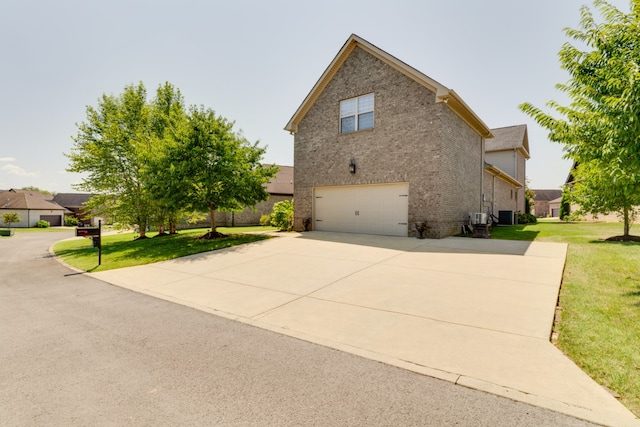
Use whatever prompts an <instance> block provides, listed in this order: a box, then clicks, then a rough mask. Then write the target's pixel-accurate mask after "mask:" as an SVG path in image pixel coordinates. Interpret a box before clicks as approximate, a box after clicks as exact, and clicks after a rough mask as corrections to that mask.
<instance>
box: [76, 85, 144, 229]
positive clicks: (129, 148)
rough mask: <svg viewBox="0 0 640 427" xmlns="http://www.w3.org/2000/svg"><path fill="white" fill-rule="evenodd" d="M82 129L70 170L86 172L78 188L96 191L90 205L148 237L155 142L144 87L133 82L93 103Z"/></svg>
mask: <svg viewBox="0 0 640 427" xmlns="http://www.w3.org/2000/svg"><path fill="white" fill-rule="evenodd" d="M77 127H78V134H77V135H76V136H75V137H74V138H73V139H74V142H75V144H74V146H73V148H72V150H71V153H69V154H68V155H67V157H69V159H70V161H71V163H70V166H69V168H68V171H70V172H79V173H83V174H85V176H84V177H83V178H82V181H81V182H80V183H79V184H77V185H76V188H78V189H80V190H84V191H88V192H92V193H94V194H95V196H94V197H93V198H92V200H91V201H90V202H89V203H88V207H89V208H91V209H94V210H96V211H98V212H100V213H103V214H107V215H109V216H111V217H112V218H115V219H117V220H119V221H122V222H125V223H128V224H137V225H138V226H139V228H140V237H141V238H144V237H145V231H146V228H147V226H148V224H149V220H150V218H151V216H152V213H153V209H154V206H153V203H152V198H151V195H150V192H149V190H148V183H147V182H146V181H145V178H146V174H145V167H146V164H147V163H148V162H149V160H150V158H151V156H152V153H153V149H154V147H153V145H152V143H153V142H154V141H153V139H152V137H151V116H150V107H149V104H148V103H147V91H146V89H145V87H144V85H143V84H142V83H140V84H138V85H130V86H127V87H126V88H125V90H124V92H123V93H122V94H121V95H119V96H114V95H106V94H105V95H103V96H102V98H100V99H99V101H98V106H97V107H96V108H94V107H91V106H88V107H87V118H86V121H84V122H82V123H80V124H78V125H77Z"/></svg>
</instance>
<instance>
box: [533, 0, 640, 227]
mask: <svg viewBox="0 0 640 427" xmlns="http://www.w3.org/2000/svg"><path fill="white" fill-rule="evenodd" d="M630 4H631V12H630V13H628V14H625V13H623V12H621V11H619V10H618V9H616V8H615V7H614V6H612V5H610V4H609V3H607V2H606V1H604V0H594V5H595V7H596V8H598V9H599V11H600V14H601V15H602V17H603V18H604V21H603V22H602V23H597V22H596V20H595V19H594V17H593V15H592V13H591V11H590V10H589V8H588V7H586V6H583V7H582V8H581V20H580V28H579V29H566V30H565V32H566V34H567V36H569V37H570V38H572V39H573V40H574V41H575V42H578V43H579V44H580V46H581V47H583V48H584V50H581V49H579V48H578V47H576V46H574V45H572V44H570V43H568V42H567V43H565V44H564V46H563V47H562V48H561V50H560V53H559V57H560V64H561V67H562V68H563V69H565V70H567V71H568V72H569V75H570V79H569V80H568V82H567V83H565V84H558V85H556V87H557V88H558V89H559V90H560V91H561V92H564V93H565V94H567V95H568V96H569V98H570V99H571V103H570V104H569V105H568V106H561V105H559V104H558V103H556V102H554V101H550V102H549V103H548V104H547V105H548V106H549V107H550V108H552V109H554V110H555V111H556V112H557V113H558V114H559V117H554V116H552V115H550V114H547V113H545V112H543V111H542V110H541V109H539V108H537V107H534V106H533V105H531V104H530V103H524V104H522V105H520V108H521V109H522V110H523V111H524V112H525V113H527V114H529V115H530V116H532V117H533V118H534V119H535V120H536V121H537V122H538V123H539V124H540V125H541V126H542V127H544V128H546V129H548V131H549V139H550V140H552V141H556V142H559V143H561V144H563V145H564V149H565V157H566V158H569V159H572V160H574V162H577V164H578V167H577V168H576V170H575V171H574V172H573V175H574V178H575V181H574V184H573V188H572V191H571V199H572V200H573V201H574V202H576V203H577V204H578V205H579V206H580V207H581V211H584V212H591V213H593V214H596V215H597V214H607V213H610V212H618V213H619V214H620V215H621V216H622V219H623V222H624V235H623V236H622V237H623V238H624V239H632V238H633V236H630V235H629V229H630V226H631V223H632V222H633V219H634V212H635V210H634V209H635V207H636V206H639V205H640V49H638V46H640V0H632V1H631V2H630Z"/></svg>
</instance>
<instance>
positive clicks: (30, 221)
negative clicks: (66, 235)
mask: <svg viewBox="0 0 640 427" xmlns="http://www.w3.org/2000/svg"><path fill="white" fill-rule="evenodd" d="M52 199H53V196H51V195H50V194H43V193H40V192H39V191H30V190H17V189H11V190H7V191H2V192H0V215H2V214H5V213H9V212H15V213H17V214H18V216H20V220H21V221H20V222H17V223H12V224H11V226H12V227H17V228H28V227H35V226H36V224H37V223H38V221H41V220H42V221H47V222H49V225H50V226H52V227H59V226H61V225H63V224H64V215H65V208H64V207H62V206H60V205H59V204H57V203H55V202H54V201H53V200H52Z"/></svg>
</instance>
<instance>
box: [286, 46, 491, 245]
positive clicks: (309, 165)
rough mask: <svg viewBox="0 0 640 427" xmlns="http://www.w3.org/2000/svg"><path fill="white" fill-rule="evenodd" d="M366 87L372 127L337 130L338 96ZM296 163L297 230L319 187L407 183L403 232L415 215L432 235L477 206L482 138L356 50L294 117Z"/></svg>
mask: <svg viewBox="0 0 640 427" xmlns="http://www.w3.org/2000/svg"><path fill="white" fill-rule="evenodd" d="M368 93H374V94H375V109H374V128H373V129H370V130H364V131H359V132H352V133H348V134H340V115H339V103H340V101H341V100H343V99H348V98H352V97H356V96H360V95H364V94H368ZM352 159H353V160H354V161H355V163H356V168H357V172H356V173H355V174H350V173H349V162H350V161H351V160H352ZM294 164H295V174H294V181H295V185H294V192H295V194H294V198H295V203H296V209H295V228H296V229H297V230H302V229H303V228H304V226H303V222H304V220H305V219H307V218H312V215H313V188H314V187H316V186H332V185H365V184H380V183H395V182H409V201H408V203H409V225H408V230H407V233H408V235H414V234H415V229H414V228H413V223H414V222H415V221H417V220H426V221H427V222H428V223H429V224H430V225H431V227H432V228H431V230H430V234H429V237H444V236H447V235H450V234H453V233H456V232H458V231H459V230H460V225H461V224H463V223H464V222H465V221H466V215H467V214H468V212H469V211H476V210H478V209H479V208H481V206H480V197H481V196H480V194H481V191H482V188H481V185H482V184H481V183H482V170H483V161H482V138H481V137H480V136H479V135H478V134H477V133H475V132H474V131H473V130H472V129H471V128H470V127H469V125H467V124H466V123H465V122H464V121H463V120H462V119H461V118H460V117H459V116H457V115H456V114H455V113H453V112H452V111H451V110H450V109H449V108H448V107H447V106H446V104H444V103H436V102H435V94H434V93H433V92H431V91H430V90H429V89H427V88H426V87H424V86H422V85H420V84H418V83H417V82H416V81H414V80H412V79H410V78H409V77H407V76H406V75H404V74H402V73H401V72H399V71H397V70H396V69H394V68H392V67H390V66H389V65H388V64H386V63H385V62H383V61H381V60H379V59H377V58H376V57H374V56H373V55H370V54H369V53H367V52H365V51H364V50H362V49H360V48H356V49H354V51H353V52H352V53H351V54H350V56H349V57H348V58H347V59H346V60H345V62H344V63H343V65H342V67H341V68H340V69H339V70H338V71H337V73H336V74H335V75H334V77H333V79H332V80H331V81H330V82H329V83H328V84H327V86H326V87H325V88H324V90H323V92H322V93H321V94H320V95H319V96H318V98H317V99H316V101H315V103H314V104H313V105H312V106H311V107H310V109H309V110H308V112H307V113H306V115H305V116H304V118H302V120H301V121H300V122H299V124H298V131H297V133H296V134H295V141H294Z"/></svg>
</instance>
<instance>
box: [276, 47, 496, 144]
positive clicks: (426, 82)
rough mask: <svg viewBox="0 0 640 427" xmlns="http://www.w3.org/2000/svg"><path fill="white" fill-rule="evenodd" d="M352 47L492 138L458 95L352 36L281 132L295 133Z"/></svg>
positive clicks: (486, 127) (482, 134)
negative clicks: (407, 79)
mask: <svg viewBox="0 0 640 427" xmlns="http://www.w3.org/2000/svg"><path fill="white" fill-rule="evenodd" d="M356 47H358V48H360V49H362V50H364V51H365V52H367V53H369V54H371V55H373V56H374V57H376V58H378V59H379V60H381V61H383V62H384V63H386V64H387V65H389V66H391V67H393V68H395V69H396V70H398V71H400V72H401V73H403V74H404V75H406V76H407V77H409V78H411V79H413V80H414V81H416V82H417V83H419V84H421V85H422V86H425V87H426V88H427V89H429V90H430V91H432V92H434V94H435V97H436V102H443V103H444V104H445V105H447V106H448V107H449V108H450V109H451V110H452V111H453V112H455V113H456V114H457V115H458V116H459V117H460V118H462V120H464V121H465V122H466V123H467V124H468V125H469V126H471V128H472V129H473V130H475V131H476V132H477V133H478V134H479V135H480V136H482V137H484V138H491V137H492V136H493V135H492V134H491V130H490V129H489V127H488V126H487V125H486V124H484V122H483V121H482V120H481V119H480V118H479V117H478V116H477V115H476V113H474V112H473V110H471V108H469V106H468V105H467V104H466V103H465V102H464V101H463V100H462V98H460V96H458V94H457V93H455V92H454V91H453V90H451V89H448V88H447V87H445V86H443V85H441V84H440V83H438V82H437V81H435V80H433V79H432V78H430V77H429V76H427V75H426V74H423V73H421V72H420V71H418V70H416V69H415V68H413V67H410V66H409V65H407V64H405V63H404V62H402V61H400V60H399V59H397V58H396V57H394V56H392V55H389V54H388V53H387V52H385V51H383V50H382V49H380V48H378V47H376V46H374V45H372V44H371V43H369V42H368V41H366V40H364V39H363V38H361V37H359V36H357V35H355V34H351V36H350V37H349V39H348V40H347V42H346V43H345V44H344V45H343V46H342V49H340V51H339V52H338V54H337V55H336V56H335V58H334V59H333V61H331V63H330V64H329V66H328V67H327V69H326V70H325V71H324V73H322V76H320V79H319V80H318V81H317V82H316V84H315V85H314V86H313V88H312V89H311V92H309V94H308V95H307V97H306V98H305V99H304V101H302V104H301V105H300V107H298V110H296V112H295V114H294V115H293V117H291V119H290V120H289V123H287V125H286V126H285V128H284V129H285V130H288V131H289V132H291V133H296V132H297V131H298V123H300V121H301V120H302V119H303V118H304V116H305V115H306V114H307V112H308V111H309V109H310V108H311V106H312V105H313V104H314V103H315V101H316V99H318V96H320V94H321V93H322V91H323V90H324V89H325V87H326V86H327V85H328V84H329V82H330V81H331V79H332V78H333V76H334V75H335V74H336V73H337V72H338V70H339V69H340V67H342V64H344V62H345V61H346V60H347V58H348V57H349V55H350V54H351V52H353V50H354V49H355V48H356Z"/></svg>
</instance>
